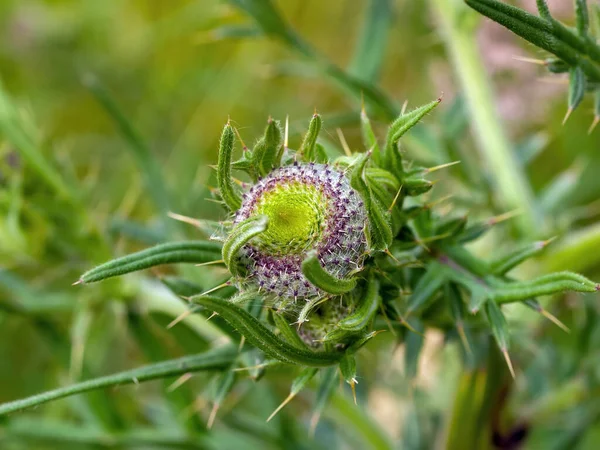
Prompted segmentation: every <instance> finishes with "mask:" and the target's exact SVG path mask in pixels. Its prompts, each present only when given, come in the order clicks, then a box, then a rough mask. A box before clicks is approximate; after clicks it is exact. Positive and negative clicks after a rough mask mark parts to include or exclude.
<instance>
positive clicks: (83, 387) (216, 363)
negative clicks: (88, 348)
mask: <svg viewBox="0 0 600 450" xmlns="http://www.w3.org/2000/svg"><path fill="white" fill-rule="evenodd" d="M235 356H236V352H235V349H234V348H233V347H223V348H218V349H215V350H210V351H208V352H206V353H200V354H197V355H192V356H186V357H183V358H179V359H173V360H170V361H164V362H160V363H156V364H150V365H148V366H144V367H140V368H138V369H133V370H128V371H125V372H120V373H116V374H114V375H107V376H104V377H99V378H94V379H91V380H88V381H84V382H81V383H77V384H73V385H71V386H66V387H63V388H59V389H54V390H52V391H48V392H43V393H41V394H37V395H34V396H32V397H28V398H25V399H22V400H16V401H14V402H9V403H4V404H2V405H0V416H3V415H5V414H9V413H12V412H15V411H20V410H22V409H26V408H31V407H33V406H38V405H41V404H43V403H47V402H50V401H52V400H58V399H60V398H63V397H70V396H71V395H76V394H81V393H84V392H89V391H94V390H97V389H104V388H107V387H112V386H120V385H123V384H133V383H135V384H137V383H141V382H143V381H150V380H155V379H157V378H165V377H170V376H176V375H183V374H184V373H188V372H197V371H200V370H219V369H221V370H222V369H224V368H226V367H228V366H229V365H231V363H232V362H233V360H234V359H235Z"/></svg>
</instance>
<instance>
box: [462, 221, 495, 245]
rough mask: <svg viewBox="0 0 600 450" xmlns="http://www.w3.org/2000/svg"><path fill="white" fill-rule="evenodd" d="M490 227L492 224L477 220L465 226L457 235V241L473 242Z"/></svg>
mask: <svg viewBox="0 0 600 450" xmlns="http://www.w3.org/2000/svg"><path fill="white" fill-rule="evenodd" d="M491 229H492V225H491V224H490V223H488V222H478V223H474V224H473V225H471V226H468V227H466V228H465V230H464V231H463V232H462V233H460V234H459V235H458V236H457V240H458V243H460V244H467V243H469V242H473V241H475V240H477V239H479V238H480V237H481V236H483V235H484V234H485V233H487V232H488V231H489V230H491Z"/></svg>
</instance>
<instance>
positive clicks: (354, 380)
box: [349, 378, 358, 405]
mask: <svg viewBox="0 0 600 450" xmlns="http://www.w3.org/2000/svg"><path fill="white" fill-rule="evenodd" d="M349 384H350V389H352V397H353V398H354V404H355V405H358V402H357V401H356V385H357V384H358V381H356V378H352V379H351V380H350V383H349Z"/></svg>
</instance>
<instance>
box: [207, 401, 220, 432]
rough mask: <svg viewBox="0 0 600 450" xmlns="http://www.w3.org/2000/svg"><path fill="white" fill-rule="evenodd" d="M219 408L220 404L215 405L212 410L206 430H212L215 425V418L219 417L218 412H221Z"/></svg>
mask: <svg viewBox="0 0 600 450" xmlns="http://www.w3.org/2000/svg"><path fill="white" fill-rule="evenodd" d="M219 407H220V405H219V404H218V403H215V404H214V405H213V407H212V409H211V410H210V414H209V416H208V421H207V422H206V428H208V429H209V430H210V429H211V428H212V426H213V424H214V423H215V418H216V417H217V411H219Z"/></svg>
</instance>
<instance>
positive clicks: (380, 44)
mask: <svg viewBox="0 0 600 450" xmlns="http://www.w3.org/2000/svg"><path fill="white" fill-rule="evenodd" d="M392 19H393V11H392V2H391V1H390V0H371V1H370V4H369V8H368V11H367V14H366V15H365V21H364V22H363V28H362V31H361V35H360V37H359V41H358V44H357V46H356V50H355V52H354V57H353V58H352V62H351V63H350V66H349V68H348V71H349V72H350V73H351V74H353V75H355V76H357V77H358V78H361V79H363V80H365V81H369V82H376V80H377V79H378V77H379V72H380V70H381V65H382V63H383V60H384V56H385V51H386V47H387V41H388V35H389V31H390V27H391V25H392ZM367 148H371V147H370V146H369V147H367Z"/></svg>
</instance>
